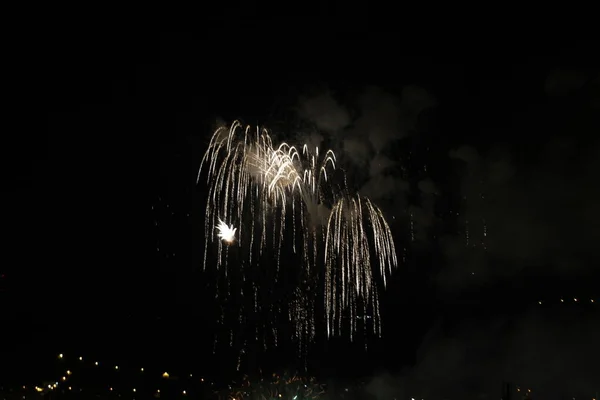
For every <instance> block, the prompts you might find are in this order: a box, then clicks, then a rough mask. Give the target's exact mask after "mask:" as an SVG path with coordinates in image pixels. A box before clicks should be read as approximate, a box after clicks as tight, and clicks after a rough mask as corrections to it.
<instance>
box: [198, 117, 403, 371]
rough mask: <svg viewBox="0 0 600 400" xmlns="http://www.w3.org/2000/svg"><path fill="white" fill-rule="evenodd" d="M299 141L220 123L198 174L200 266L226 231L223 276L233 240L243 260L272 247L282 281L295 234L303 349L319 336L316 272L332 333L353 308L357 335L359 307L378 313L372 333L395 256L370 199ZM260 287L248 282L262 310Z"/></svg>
mask: <svg viewBox="0 0 600 400" xmlns="http://www.w3.org/2000/svg"><path fill="white" fill-rule="evenodd" d="M298 148H299V147H298ZM298 148H297V147H295V146H292V145H289V144H287V143H281V144H280V145H278V146H276V145H274V144H273V140H272V139H271V136H270V134H269V132H268V131H267V130H266V129H259V128H257V129H252V128H251V127H249V126H248V127H244V126H243V125H242V124H241V123H240V122H238V121H236V122H234V123H233V124H232V125H231V126H230V127H229V128H227V127H221V128H218V129H217V130H216V131H215V133H214V134H213V136H212V138H211V140H210V143H209V145H208V149H207V150H206V153H205V154H204V156H203V158H202V161H201V164H200V168H199V171H198V176H197V182H199V180H200V178H201V176H202V172H203V171H205V173H206V183H207V185H208V200H207V204H206V212H205V253H204V269H206V265H207V255H206V254H207V252H208V243H209V242H211V243H214V242H215V239H220V240H218V241H217V244H216V247H217V251H218V254H217V263H216V269H217V270H222V271H223V272H222V273H223V275H224V279H226V280H227V279H229V278H228V276H227V257H228V256H227V254H228V253H227V251H228V249H229V248H230V247H231V248H232V251H233V247H236V248H238V249H240V251H244V252H245V253H244V254H247V255H248V258H247V260H245V261H248V262H247V263H245V264H244V265H245V266H244V267H242V268H248V267H250V266H251V265H258V264H259V263H260V260H261V257H262V256H263V253H265V254H272V255H273V256H274V257H275V259H276V260H275V261H276V265H277V269H276V271H275V274H274V278H273V279H274V283H277V281H278V276H279V273H280V271H279V268H280V258H281V252H282V251H281V250H282V246H283V244H284V243H285V242H287V241H290V240H291V241H292V243H291V244H292V248H293V251H294V253H299V254H300V257H301V259H302V271H303V272H302V276H304V277H305V278H306V279H305V280H303V282H304V283H303V284H301V285H300V286H302V287H298V288H297V289H296V290H295V291H294V292H293V300H292V301H291V302H290V304H289V317H290V319H291V320H292V322H293V323H294V324H295V327H296V329H295V336H296V339H297V340H298V346H299V350H300V351H305V350H306V342H307V341H311V340H312V339H314V336H315V325H316V324H315V311H314V310H315V304H314V296H315V293H316V288H317V287H321V286H320V285H318V284H317V283H316V282H315V280H320V279H324V290H325V292H324V293H323V295H324V303H325V314H326V330H327V335H328V336H331V335H337V334H341V331H342V318H345V317H348V316H349V319H350V337H351V338H353V337H354V334H355V331H356V330H357V329H358V326H357V325H358V324H357V323H356V320H357V317H358V315H357V313H358V312H359V311H357V310H360V312H361V313H364V314H365V319H364V320H365V323H366V319H367V318H366V312H367V309H368V310H369V311H370V312H372V314H373V315H372V316H370V317H369V319H372V321H373V322H372V329H373V332H375V333H376V334H378V335H380V333H381V323H380V313H379V300H378V294H377V281H378V280H379V279H380V280H381V281H382V282H383V285H384V287H385V285H386V284H387V276H388V275H389V274H390V273H391V272H392V269H393V268H395V267H396V266H397V264H398V261H397V258H396V249H395V246H394V241H393V238H392V233H391V231H390V228H389V226H388V224H387V222H386V220H385V218H384V216H383V214H382V212H381V210H380V209H379V208H377V206H375V205H374V204H372V203H371V201H370V200H369V199H368V198H365V197H361V196H359V195H351V194H349V192H348V187H347V185H346V181H345V175H343V185H337V186H336V185H332V184H330V182H329V179H330V177H332V176H333V171H340V170H336V156H335V154H334V153H333V151H331V150H328V151H326V152H320V150H319V148H318V147H317V148H315V150H314V152H313V151H311V150H310V149H309V147H308V146H307V145H306V144H304V145H303V146H302V147H301V149H302V150H301V151H299V150H298ZM286 218H287V219H288V222H291V224H289V223H286ZM289 218H291V221H289ZM248 219H250V221H249V223H246V225H245V228H244V221H248ZM290 225H291V229H288V227H290ZM288 231H291V235H288V234H287V232H288ZM236 233H237V236H236ZM290 236H291V237H290ZM297 240H298V241H299V243H298V246H297V245H296V241H297ZM224 244H225V246H224ZM234 244H235V245H237V246H233V245H234ZM223 253H225V254H223ZM232 257H233V256H232ZM319 266H321V268H318V267H319ZM286 268H288V266H287V265H286ZM245 279H246V275H244V280H245ZM248 279H250V278H248ZM303 285H306V287H304V286H303ZM260 286H261V285H260V284H259V285H256V283H253V284H252V291H253V295H252V300H253V303H254V307H252V308H253V312H255V313H257V312H260V310H261V307H260V306H259V304H258V303H259V299H260V298H262V297H261V295H260V294H259V293H258V292H259V291H260V290H261V287H260ZM262 289H264V290H268V289H269V288H262ZM357 304H362V307H358V306H357ZM277 307H279V306H277ZM271 309H272V305H271V308H269V310H271ZM273 312H275V311H273ZM348 314H349V315H348ZM223 319H224V317H222V318H221V323H223ZM236 321H242V319H240V318H236ZM240 324H241V323H240ZM262 330H263V331H268V330H270V331H271V332H272V337H273V340H274V341H275V342H277V336H278V334H277V330H276V329H275V328H274V327H272V326H271V327H270V328H268V327H266V326H265V327H264V328H263V329H262ZM256 332H257V335H258V328H257V331H256ZM263 340H264V339H263ZM230 341H232V338H230ZM238 362H239V361H238Z"/></svg>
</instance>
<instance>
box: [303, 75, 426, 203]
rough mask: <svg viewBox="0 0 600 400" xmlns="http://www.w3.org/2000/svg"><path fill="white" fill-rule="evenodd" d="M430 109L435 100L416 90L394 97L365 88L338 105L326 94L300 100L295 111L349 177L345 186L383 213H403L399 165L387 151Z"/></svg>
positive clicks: (408, 89) (404, 191)
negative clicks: (326, 142)
mask: <svg viewBox="0 0 600 400" xmlns="http://www.w3.org/2000/svg"><path fill="white" fill-rule="evenodd" d="M435 105H436V100H435V98H434V97H433V96H432V95H431V94H430V93H428V92H427V91H426V90H425V89H423V88H420V87H417V86H407V87H405V88H404V89H403V90H402V92H401V94H400V95H399V96H397V95H394V94H391V93H388V92H386V91H384V90H383V89H381V88H378V87H366V88H364V90H362V91H361V92H360V93H359V94H358V95H356V96H354V97H352V98H349V99H347V101H346V102H344V104H342V103H341V102H339V101H337V100H336V99H335V98H334V96H333V94H332V92H330V91H327V92H324V93H321V94H318V95H314V96H311V97H305V98H302V99H300V104H299V106H298V110H299V115H300V117H301V118H303V119H305V120H308V121H310V122H311V123H312V124H313V125H314V126H315V127H316V129H317V130H318V131H319V132H320V133H321V134H322V136H321V137H320V138H321V139H322V140H327V141H328V142H329V143H330V145H331V147H332V148H333V149H334V150H336V155H337V156H338V157H339V165H340V167H342V168H344V169H346V170H347V171H348V172H349V174H348V175H349V176H351V177H352V182H349V184H350V185H354V186H355V188H356V189H357V190H358V191H359V192H360V193H361V194H362V195H365V196H368V197H370V198H371V199H372V200H374V201H375V202H376V203H377V204H378V205H379V206H380V207H382V208H383V209H384V211H387V212H388V213H389V212H399V210H403V211H405V210H406V207H407V205H408V202H407V199H406V196H407V194H408V192H409V184H408V182H406V181H405V180H403V179H402V178H400V176H401V175H400V173H399V171H400V169H401V168H402V162H403V161H404V160H401V159H399V158H398V155H397V152H394V151H393V148H394V146H396V148H397V145H398V143H401V142H402V140H403V139H406V138H408V137H410V135H412V134H414V133H416V125H417V120H418V118H419V116H420V114H421V113H422V112H423V111H424V110H427V109H429V108H431V107H434V106H435ZM307 136H308V138H307V139H305V141H309V142H310V143H313V144H314V142H315V135H307ZM316 138H317V139H318V138H319V137H318V136H317V137H316ZM424 188H425V189H426V190H430V191H431V186H424Z"/></svg>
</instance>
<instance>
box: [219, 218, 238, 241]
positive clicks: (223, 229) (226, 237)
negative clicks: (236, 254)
mask: <svg viewBox="0 0 600 400" xmlns="http://www.w3.org/2000/svg"><path fill="white" fill-rule="evenodd" d="M217 230H218V231H219V232H218V233H217V236H218V237H219V239H221V240H223V241H224V242H226V243H231V242H233V240H234V239H235V231H236V230H237V228H234V227H233V225H231V226H228V225H227V224H226V223H225V222H223V221H221V220H220V219H219V225H217Z"/></svg>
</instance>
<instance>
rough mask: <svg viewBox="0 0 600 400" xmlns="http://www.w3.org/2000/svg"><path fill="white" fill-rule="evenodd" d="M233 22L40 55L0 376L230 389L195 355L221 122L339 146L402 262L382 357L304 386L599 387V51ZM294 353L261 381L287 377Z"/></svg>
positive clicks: (21, 143) (15, 197) (13, 206)
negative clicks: (211, 384)
mask: <svg viewBox="0 0 600 400" xmlns="http://www.w3.org/2000/svg"><path fill="white" fill-rule="evenodd" d="M246 11H248V10H243V9H240V10H236V11H235V12H233V11H231V10H229V11H228V12H224V13H223V15H222V16H220V17H214V18H212V19H208V20H207V19H206V18H204V19H203V29H200V30H197V31H195V32H194V33H190V32H182V31H181V30H179V31H174V30H167V29H164V30H161V29H157V30H154V29H153V30H151V32H152V33H150V30H148V31H145V30H136V31H135V32H130V31H128V30H118V29H115V30H112V31H108V30H102V31H100V30H99V31H94V33H92V32H91V31H92V30H93V29H89V30H82V31H81V32H82V33H81V34H80V35H77V34H75V33H74V32H73V31H71V30H68V29H67V30H65V32H63V33H58V32H55V33H53V34H52V35H49V36H47V37H45V38H43V39H42V42H41V43H42V45H41V46H40V47H39V48H41V49H43V54H44V55H45V57H44V60H45V65H46V66H47V67H46V68H44V69H43V72H41V74H40V75H39V82H40V84H39V85H38V86H37V90H38V92H37V93H38V96H37V97H38V102H39V104H40V105H41V111H42V113H41V114H38V115H36V116H35V118H37V119H39V120H41V121H45V122H43V123H45V130H43V134H41V135H25V134H24V135H20V136H19V137H18V138H15V139H14V141H9V143H10V144H11V146H12V148H14V149H15V151H14V152H13V151H12V150H11V149H9V152H10V153H12V154H10V155H9V157H8V159H9V160H11V162H9V163H8V164H9V167H10V169H9V171H11V172H10V176H9V182H10V183H9V184H8V190H6V191H5V198H6V199H8V201H7V203H6V204H7V205H6V206H5V207H4V213H5V214H4V218H3V220H4V221H5V222H4V224H3V225H4V229H3V230H4V232H5V234H4V238H5V239H4V244H5V250H4V254H5V256H4V261H3V262H2V263H1V264H0V304H2V321H3V322H2V325H3V327H8V329H4V328H3V329H2V331H3V332H2V335H5V337H3V340H2V343H3V347H4V349H5V350H6V352H5V353H3V354H8V357H3V359H4V360H10V362H8V361H7V362H6V363H2V364H6V365H8V364H11V365H12V367H6V368H7V370H8V369H10V370H11V371H12V372H11V373H10V374H8V375H5V376H22V375H23V374H24V373H25V371H34V370H35V373H36V374H43V373H44V368H47V367H48V366H49V365H52V363H53V362H54V357H55V355H56V354H57V353H59V352H68V351H73V352H82V353H85V354H93V355H103V356H105V357H109V358H111V359H115V360H133V359H143V360H148V361H147V362H148V363H154V364H161V363H164V364H165V365H170V366H173V367H174V368H183V367H184V366H185V368H195V369H197V370H200V371H205V372H209V371H212V372H213V373H214V374H217V375H220V376H229V375H228V374H233V373H234V372H233V370H234V368H233V366H232V365H230V362H229V361H228V360H229V358H228V357H225V356H223V357H220V358H219V357H218V356H217V357H215V356H213V355H212V354H211V352H212V342H213V338H214V314H215V312H214V308H215V305H214V300H213V297H214V296H213V295H212V292H211V287H212V283H211V281H210V274H207V273H206V272H203V271H202V258H203V243H204V239H203V229H204V207H205V201H206V189H205V187H204V186H203V184H202V183H200V184H198V185H197V184H196V174H197V172H198V167H199V164H200V160H201V158H202V155H203V153H204V151H205V150H206V147H207V144H208V141H209V140H210V137H211V135H212V132H213V130H214V129H215V127H216V126H217V123H218V122H219V121H221V122H224V123H231V122H232V121H233V120H235V119H240V120H241V121H243V122H244V123H248V124H251V125H257V124H258V125H265V126H267V127H270V128H272V129H273V132H274V135H275V137H277V138H278V139H280V140H286V141H290V142H292V141H300V140H309V141H315V140H318V139H322V140H323V141H324V142H326V143H327V144H328V145H329V146H330V147H331V148H333V150H335V151H336V153H337V155H338V157H339V160H338V161H339V162H340V164H342V165H343V167H344V168H345V169H346V172H347V174H348V180H349V181H350V183H349V184H350V185H351V186H352V188H353V189H356V190H359V191H360V192H361V193H363V194H366V195H368V196H370V197H371V198H372V199H373V200H374V202H375V203H377V204H378V205H379V206H380V207H381V208H382V209H383V211H384V213H385V215H386V217H387V218H388V221H389V222H390V225H391V228H392V231H393V234H394V239H395V242H396V246H397V249H398V257H399V258H400V259H401V260H402V262H401V263H400V265H399V268H398V270H397V271H395V272H394V274H393V276H392V279H391V283H390V284H389V285H388V288H387V290H386V291H384V292H382V294H381V302H382V315H383V324H384V332H383V338H382V339H373V338H371V339H369V351H368V352H367V353H365V352H364V344H363V343H362V342H359V343H353V344H349V343H348V342H347V340H345V339H335V340H331V341H329V342H328V341H326V340H323V339H322V338H319V339H318V340H317V343H316V344H315V346H314V349H313V352H312V353H311V354H309V356H308V358H309V360H310V363H309V364H310V366H311V368H312V370H311V372H312V373H313V374H314V375H319V376H323V377H324V379H334V378H335V379H346V378H349V379H351V378H357V377H361V376H366V377H376V378H375V380H374V381H373V382H376V383H374V384H373V385H374V389H373V391H374V392H376V393H377V394H380V393H381V391H382V390H388V389H389V388H390V387H395V386H394V385H397V383H395V382H397V379H396V378H395V377H398V376H400V374H401V373H402V372H403V371H404V373H409V374H413V375H412V376H413V377H414V379H415V380H416V381H419V382H428V381H429V380H431V381H436V382H439V387H440V388H442V387H443V388H448V387H450V386H451V384H450V383H449V382H463V383H464V385H467V386H468V385H471V386H472V387H473V388H475V389H477V383H474V381H476V380H477V379H479V381H485V382H492V385H493V384H494V383H493V382H497V384H496V386H498V387H499V385H500V382H502V381H503V380H511V379H512V380H518V379H521V380H524V379H525V378H527V379H529V380H531V381H535V382H537V383H539V384H540V385H544V384H546V383H547V382H549V381H548V380H549V379H554V381H555V382H556V378H552V377H555V376H561V377H563V378H564V382H566V383H565V387H570V388H572V387H575V388H578V387H579V388H585V390H588V389H589V387H590V382H592V381H591V378H590V377H592V376H594V374H596V375H595V376H600V370H599V369H598V368H599V367H598V362H597V360H598V359H599V356H600V353H599V349H600V345H598V339H597V338H598V337H600V335H599V333H600V325H599V323H598V321H599V318H598V317H599V314H598V303H599V302H600V292H599V290H598V282H599V281H600V280H599V279H600V270H599V269H598V268H597V266H598V265H600V264H599V262H600V259H599V257H598V252H597V250H596V244H597V241H598V238H599V237H600V231H599V230H598V229H599V228H598V227H600V213H599V211H598V210H599V209H598V206H597V205H598V204H599V202H600V191H599V189H598V184H597V182H598V179H597V175H598V172H599V171H600V164H599V162H598V160H599V157H598V156H599V155H600V145H599V143H598V132H600V117H599V114H600V113H599V111H600V81H599V79H600V78H599V75H598V68H597V64H595V63H594V60H593V56H592V53H593V49H594V48H595V46H594V44H593V43H592V42H591V41H586V40H566V39H564V40H561V41H556V40H548V41H547V42H539V41H538V42H535V40H533V39H531V41H524V42H522V43H520V44H519V45H516V44H515V45H514V46H513V47H511V46H509V45H508V44H504V45H501V42H500V41H499V39H496V40H492V41H491V42H490V44H489V45H488V46H489V47H487V50H486V51H484V50H481V51H480V50H479V49H478V48H477V46H473V47H469V46H468V45H466V44H463V45H461V46H456V47H452V46H450V44H451V43H450V42H452V40H451V39H446V40H447V42H446V41H443V40H440V41H437V42H435V43H425V41H422V42H421V41H419V42H418V43H417V41H416V40H410V39H408V38H406V37H404V36H403V35H400V34H398V35H394V34H383V33H374V32H373V31H369V32H367V31H368V29H366V28H365V30H361V31H353V30H351V29H348V30H345V29H341V25H339V26H338V24H341V22H335V23H334V24H331V25H330V26H329V27H328V28H325V26H327V24H326V23H325V20H326V19H325V17H323V18H317V20H316V22H315V24H316V26H318V27H319V29H321V30H322V31H323V32H325V33H323V34H322V35H320V36H319V35H317V34H306V35H305V36H304V35H301V34H300V33H298V34H297V35H292V36H290V38H286V39H285V40H284V38H281V39H279V38H278V37H277V35H273V32H274V31H276V29H277V27H281V26H282V25H285V24H284V23H283V22H282V21H279V22H276V21H267V20H265V21H262V22H260V23H259V22H256V21H254V22H253V20H252V19H251V18H250V19H249V17H248V15H247V14H246ZM227 18H231V19H230V20H227ZM297 23H299V21H294V22H293V26H295V25H294V24H297ZM224 25H229V26H231V28H228V31H227V33H223V29H218V28H219V27H221V28H222V27H223V26H224ZM293 26H292V28H290V30H294V29H293ZM58 31H60V30H58ZM278 40H281V43H279V42H278ZM534 42H535V43H536V45H535V46H532V45H531V44H532V43H534ZM496 44H497V48H498V50H497V51H492V50H491V49H492V48H493V46H494V45H496ZM509 48H510V49H511V50H510V51H509V50H508V49H509ZM317 138H318V139H317ZM13 159H14V162H13V161H12V160H13ZM561 299H562V301H561ZM575 299H577V300H575ZM594 299H595V302H592V301H593V300H594ZM540 303H541V304H540ZM569 327H570V328H569ZM292 348H293V346H292V345H289V344H285V343H284V344H282V350H281V351H269V352H268V353H267V354H266V355H265V356H264V357H262V358H261V359H262V363H263V366H264V367H266V368H270V369H277V368H285V367H296V366H297V365H298V363H297V361H296V360H295V359H294V357H295V356H294V353H293V351H292V350H291V349H292ZM549 354H551V355H549ZM4 360H3V361H4ZM557 360H563V361H564V363H563V362H559V361H557ZM32 363H34V364H35V368H34V367H31V365H32ZM564 364H569V365H570V366H569V367H568V368H566V367H564ZM549 365H551V368H550V367H548V366H549ZM561 365H563V366H562V367H561ZM542 366H546V367H547V369H546V370H544V372H540V371H539V369H540V368H542ZM3 368H4V365H3ZM444 368H446V369H444ZM407 371H409V372H407ZM457 371H459V372H457ZM31 373H33V372H31ZM553 374H554V375H553ZM473 377H475V378H473ZM368 379H371V378H368ZM561 384H562V382H561ZM471 386H469V387H471ZM592 386H593V385H592ZM382 388H388V389H382ZM561 388H562V386H561ZM598 388H599V387H598V385H596V389H598ZM475 389H474V390H475ZM389 390H391V389H389ZM440 390H441V389H440ZM378 391H379V392H378Z"/></svg>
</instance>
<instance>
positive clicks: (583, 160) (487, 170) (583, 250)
mask: <svg viewBox="0 0 600 400" xmlns="http://www.w3.org/2000/svg"><path fill="white" fill-rule="evenodd" d="M450 157H452V158H454V159H455V160H456V162H457V164H460V165H457V168H458V169H459V170H460V168H462V170H463V173H462V182H461V187H460V195H461V198H462V203H461V207H460V208H459V209H458V210H455V212H456V214H457V217H458V218H459V221H460V230H461V232H460V234H456V235H452V236H446V237H444V238H442V239H441V246H442V248H443V251H444V253H445V255H446V257H447V260H448V265H447V267H446V268H445V269H444V270H443V271H442V273H441V274H440V275H439V276H438V283H439V284H440V285H441V286H443V287H446V288H449V289H453V290H454V289H461V288H462V287H463V286H466V285H470V284H473V283H483V282H487V281H490V280H493V279H496V278H504V277H507V276H511V275H514V274H518V273H519V272H521V271H522V270H523V269H524V268H527V269H529V270H532V271H535V270H536V269H538V270H539V271H538V272H539V273H542V274H545V275H548V274H558V275H561V276H565V275H575V276H576V275H578V274H581V273H585V272H587V271H588V270H589V269H590V268H592V269H595V268H596V266H597V265H599V264H598V261H600V260H599V257H598V252H596V251H595V250H594V249H595V245H594V243H595V241H596V239H595V238H597V237H599V235H600V210H599V209H598V207H597V205H598V204H600V203H599V202H600V192H599V191H598V190H596V185H595V184H594V183H593V182H595V181H597V179H598V176H600V161H599V160H600V145H599V144H598V143H596V144H594V145H593V146H584V145H583V143H577V142H576V141H575V140H574V139H572V138H565V137H562V138H560V137H559V138H553V139H551V140H549V141H548V142H547V143H546V144H545V145H543V146H542V151H541V154H540V155H539V156H538V157H537V160H536V161H535V162H531V161H530V162H529V163H527V164H525V163H520V164H519V163H517V162H515V161H514V160H513V158H512V156H511V154H510V152H509V151H508V150H506V149H502V148H496V149H493V150H492V151H490V152H489V154H486V155H480V154H479V153H478V152H477V151H476V150H475V149H474V148H471V147H467V146H464V147H460V148H458V149H456V150H453V151H451V152H450Z"/></svg>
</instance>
